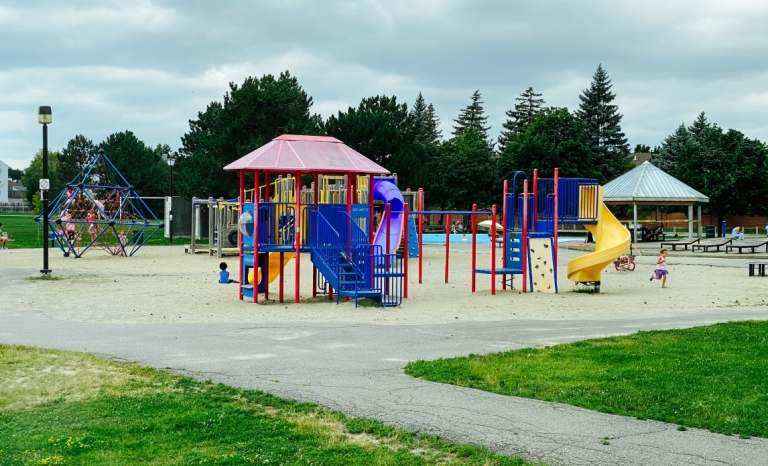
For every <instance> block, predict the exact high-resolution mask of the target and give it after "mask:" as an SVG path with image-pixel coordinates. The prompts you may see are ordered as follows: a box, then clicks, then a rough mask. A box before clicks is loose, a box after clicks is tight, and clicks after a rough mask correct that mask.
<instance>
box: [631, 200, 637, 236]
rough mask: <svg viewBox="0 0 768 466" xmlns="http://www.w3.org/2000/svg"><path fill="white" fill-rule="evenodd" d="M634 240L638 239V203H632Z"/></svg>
mask: <svg viewBox="0 0 768 466" xmlns="http://www.w3.org/2000/svg"><path fill="white" fill-rule="evenodd" d="M632 218H633V223H632V242H633V243H634V242H636V241H637V204H632Z"/></svg>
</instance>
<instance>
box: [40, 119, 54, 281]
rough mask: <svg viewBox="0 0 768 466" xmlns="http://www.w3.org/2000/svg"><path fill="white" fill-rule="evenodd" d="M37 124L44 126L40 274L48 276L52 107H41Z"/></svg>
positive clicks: (49, 271) (49, 270)
mask: <svg viewBox="0 0 768 466" xmlns="http://www.w3.org/2000/svg"><path fill="white" fill-rule="evenodd" d="M37 122H38V123H40V124H41V125H43V177H42V178H41V179H40V200H42V201H43V268H42V269H41V270H40V273H42V274H45V275H48V274H50V273H51V272H52V270H51V269H49V268H48V190H49V189H51V180H49V179H48V125H50V124H51V123H52V122H53V117H52V116H51V107H47V106H45V107H40V108H39V109H38V111H37Z"/></svg>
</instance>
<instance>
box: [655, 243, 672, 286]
mask: <svg viewBox="0 0 768 466" xmlns="http://www.w3.org/2000/svg"><path fill="white" fill-rule="evenodd" d="M667 273H668V272H667V250H666V249H662V250H661V251H659V258H658V259H657V260H656V270H654V271H653V275H651V281H653V279H654V278H655V279H656V280H661V287H662V288H666V287H667V286H666V285H667Z"/></svg>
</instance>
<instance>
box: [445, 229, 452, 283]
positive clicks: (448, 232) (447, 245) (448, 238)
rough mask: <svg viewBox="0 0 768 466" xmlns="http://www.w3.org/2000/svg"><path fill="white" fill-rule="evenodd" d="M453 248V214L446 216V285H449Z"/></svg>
mask: <svg viewBox="0 0 768 466" xmlns="http://www.w3.org/2000/svg"><path fill="white" fill-rule="evenodd" d="M450 246H451V214H445V283H448V262H449V260H450Z"/></svg>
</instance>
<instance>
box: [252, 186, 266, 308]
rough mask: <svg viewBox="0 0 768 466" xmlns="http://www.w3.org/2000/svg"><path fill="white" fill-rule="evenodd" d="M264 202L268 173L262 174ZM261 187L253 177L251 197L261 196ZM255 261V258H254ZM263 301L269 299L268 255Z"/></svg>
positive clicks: (264, 271)
mask: <svg viewBox="0 0 768 466" xmlns="http://www.w3.org/2000/svg"><path fill="white" fill-rule="evenodd" d="M264 180H265V182H264V184H265V187H264V199H263V200H264V201H266V202H269V171H265V172H264ZM260 188H261V187H260V186H259V177H258V176H256V175H254V177H253V197H254V198H256V196H261V189H260ZM254 259H255V258H254ZM262 274H263V275H264V299H269V254H267V260H265V261H264V270H262Z"/></svg>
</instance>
